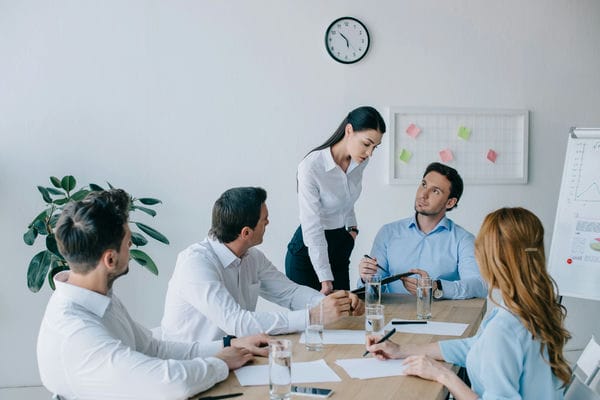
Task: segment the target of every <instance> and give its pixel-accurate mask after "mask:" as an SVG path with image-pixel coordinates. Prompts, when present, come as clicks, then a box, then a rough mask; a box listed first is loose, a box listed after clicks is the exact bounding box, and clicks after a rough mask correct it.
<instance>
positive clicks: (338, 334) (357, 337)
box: [300, 329, 365, 344]
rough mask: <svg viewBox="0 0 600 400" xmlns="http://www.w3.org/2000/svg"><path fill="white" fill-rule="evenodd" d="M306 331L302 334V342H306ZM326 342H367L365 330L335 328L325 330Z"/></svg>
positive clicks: (324, 339)
mask: <svg viewBox="0 0 600 400" xmlns="http://www.w3.org/2000/svg"><path fill="white" fill-rule="evenodd" d="M305 341H306V340H305V336H304V333H303V334H302V336H300V343H305ZM323 343H324V344H365V331H363V330H360V331H357V330H349V329H335V330H324V331H323Z"/></svg>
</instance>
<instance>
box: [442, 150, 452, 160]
mask: <svg viewBox="0 0 600 400" xmlns="http://www.w3.org/2000/svg"><path fill="white" fill-rule="evenodd" d="M440 159H441V160H442V162H450V161H452V160H454V155H453V154H452V151H451V150H450V149H444V150H442V151H440Z"/></svg>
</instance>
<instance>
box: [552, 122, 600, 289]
mask: <svg viewBox="0 0 600 400" xmlns="http://www.w3.org/2000/svg"><path fill="white" fill-rule="evenodd" d="M551 246H552V247H551V248H550V258H549V260H548V266H549V269H550V273H551V274H552V276H553V277H554V279H555V280H556V282H557V284H558V289H559V293H560V294H561V295H563V296H572V297H581V298H587V299H593V300H600V291H599V290H598V287H600V129H581V128H580V129H575V128H573V129H572V131H571V133H570V135H569V141H568V144H567V154H566V157H565V166H564V170H563V178H562V185H561V191H560V194H559V199H558V207H557V212H556V220H555V223H554V233H553V235H552V245H551Z"/></svg>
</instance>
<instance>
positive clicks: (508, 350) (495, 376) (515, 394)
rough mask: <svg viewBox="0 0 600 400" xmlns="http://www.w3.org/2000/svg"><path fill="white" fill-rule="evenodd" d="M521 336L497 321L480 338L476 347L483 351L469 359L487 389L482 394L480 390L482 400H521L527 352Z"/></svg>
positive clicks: (482, 385)
mask: <svg viewBox="0 0 600 400" xmlns="http://www.w3.org/2000/svg"><path fill="white" fill-rule="evenodd" d="M490 328H491V329H490ZM526 334H527V333H526ZM515 335H517V336H515ZM518 335H519V334H517V333H516V332H515V331H514V329H513V328H510V327H509V326H505V325H503V324H494V325H493V326H489V328H488V329H486V330H485V332H483V333H482V334H481V336H480V337H479V341H478V344H477V348H478V351H480V352H481V354H479V357H471V358H469V363H470V364H469V365H470V366H471V363H473V364H474V365H473V370H474V371H477V377H476V379H477V381H478V383H479V385H478V386H479V387H481V388H484V389H483V390H484V392H483V393H478V395H479V396H480V397H481V398H482V399H483V400H492V399H514V400H516V399H521V395H520V394H519V389H520V385H521V382H520V379H521V376H522V374H523V365H524V357H525V353H524V351H523V348H522V347H521V340H520V338H519V337H518ZM489 355H493V358H490V356H489ZM471 360H473V361H471Z"/></svg>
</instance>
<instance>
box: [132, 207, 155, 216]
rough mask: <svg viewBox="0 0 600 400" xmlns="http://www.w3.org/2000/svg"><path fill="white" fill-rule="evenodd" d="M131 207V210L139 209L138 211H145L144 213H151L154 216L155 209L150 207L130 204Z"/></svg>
mask: <svg viewBox="0 0 600 400" xmlns="http://www.w3.org/2000/svg"><path fill="white" fill-rule="evenodd" d="M131 209H132V210H140V211H142V212H145V213H146V214H148V215H151V216H153V217H156V211H154V210H153V209H151V208H148V207H142V206H132V207H131Z"/></svg>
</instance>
